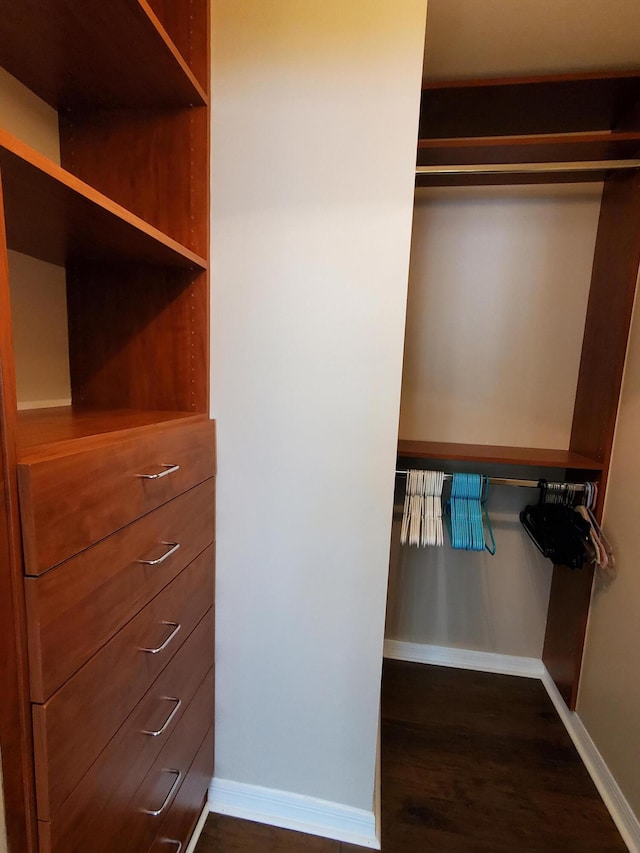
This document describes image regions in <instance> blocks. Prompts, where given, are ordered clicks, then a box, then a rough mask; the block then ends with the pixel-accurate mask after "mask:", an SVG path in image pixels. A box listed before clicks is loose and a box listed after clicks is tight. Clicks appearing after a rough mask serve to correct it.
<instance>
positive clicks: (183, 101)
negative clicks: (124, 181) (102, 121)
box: [0, 0, 207, 110]
mask: <svg viewBox="0 0 640 853" xmlns="http://www.w3.org/2000/svg"><path fill="white" fill-rule="evenodd" d="M45 5H46V8H45ZM0 20H1V21H2V26H0V65H1V66H3V67H4V68H5V69H6V70H7V71H8V72H9V73H10V74H12V75H13V76H14V77H17V78H18V79H19V80H20V81H21V82H22V83H24V84H25V85H26V86H27V87H28V88H29V89H31V90H32V91H33V92H35V93H36V95H38V96H39V97H41V98H42V99H43V100H45V101H46V102H47V103H48V104H50V105H51V106H53V107H55V108H56V109H58V110H68V109H75V110H81V109H83V108H91V109H99V108H105V109H110V108H119V107H122V108H124V107H137V108H140V107H181V106H183V107H188V106H197V105H204V104H206V103H207V95H206V91H205V88H206V86H207V81H198V80H197V79H196V77H195V75H194V74H193V72H192V70H191V69H190V67H189V65H188V64H187V62H186V61H185V59H184V57H183V56H182V55H181V54H180V52H179V51H178V49H177V48H176V46H175V44H174V43H173V41H172V40H171V38H170V37H169V35H168V34H167V32H166V30H165V29H164V27H163V26H162V24H161V23H160V21H159V20H158V18H157V17H156V15H155V14H154V13H153V11H152V10H151V8H150V6H149V4H148V3H147V0H109V2H104V0H84V2H83V3H82V4H78V3H76V4H74V3H69V2H68V0H51V2H48V3H47V4H43V3H42V2H41V0H18V2H16V0H0ZM89 24H90V25H89Z"/></svg>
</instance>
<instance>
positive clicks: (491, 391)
mask: <svg viewBox="0 0 640 853" xmlns="http://www.w3.org/2000/svg"><path fill="white" fill-rule="evenodd" d="M444 7H445V4H442V3H439V2H438V0H435V2H434V3H432V4H431V3H430V6H429V12H428V16H427V37H426V50H425V79H424V87H423V93H422V103H421V115H420V130H419V139H418V146H417V166H416V191H415V208H414V218H413V232H412V246H411V265H410V276H409V296H408V303H407V321H406V338H405V350H404V366H403V379H402V400H401V411H400V425H399V442H398V465H397V468H398V471H397V477H396V502H395V504H396V506H395V513H394V532H393V536H392V548H391V566H390V583H389V597H388V610H387V628H386V637H387V653H388V655H389V656H392V657H393V656H398V657H406V656H409V657H410V658H411V657H413V658H414V659H418V660H419V659H424V660H431V661H432V662H433V661H437V662H447V661H448V662H449V663H453V664H454V665H455V661H456V660H457V661H459V660H460V656H461V655H464V653H465V652H472V653H476V655H477V653H482V654H488V655H489V657H486V658H483V660H484V662H485V663H486V664H488V665H492V664H491V661H492V660H493V662H494V664H495V660H496V658H493V659H492V658H491V655H507V656H510V658H511V661H512V667H513V668H516V669H517V667H518V666H519V665H521V664H522V665H523V666H524V667H525V668H526V667H527V666H529V665H531V661H532V660H534V661H535V660H542V661H543V663H544V665H545V666H546V669H547V670H548V672H549V673H550V675H551V677H552V678H553V680H554V681H555V683H556V685H557V687H558V688H559V690H560V692H561V694H562V695H563V697H564V699H565V701H566V702H567V704H568V705H569V706H570V707H571V708H574V707H575V704H576V698H577V691H578V685H579V675H580V665H581V659H582V650H583V643H584V636H585V629H586V624H587V618H588V611H589V602H590V594H591V589H592V580H593V577H594V565H593V563H592V562H591V560H590V559H587V560H585V562H584V565H583V566H582V567H581V568H573V569H571V568H567V566H558V565H556V566H555V567H554V565H553V559H552V558H551V559H547V558H545V557H544V556H543V555H542V554H541V553H540V551H539V550H538V549H537V548H536V547H535V545H534V544H533V542H532V541H531V539H530V538H529V537H528V536H527V535H526V532H525V529H524V526H523V524H522V523H521V519H520V513H521V512H522V510H523V509H524V508H525V507H527V506H535V505H537V504H538V503H539V501H541V490H540V489H539V488H536V484H537V483H538V482H539V481H543V480H546V481H548V482H549V483H557V484H562V485H558V486H556V489H558V490H560V489H564V490H567V489H568V488H569V487H567V486H565V485H564V484H573V485H574V487H575V488H574V490H573V492H572V494H571V500H570V501H569V498H567V502H570V503H571V504H572V505H573V504H581V503H583V501H584V499H585V495H586V494H587V493H589V494H590V491H589V490H590V489H591V487H590V486H586V487H585V486H584V484H585V483H594V484H596V489H597V497H594V496H591V497H592V498H593V504H594V507H593V514H594V529H595V527H597V521H595V519H598V520H599V519H601V517H602V508H603V503H604V496H605V492H606V484H607V477H608V470H609V464H610V458H611V449H612V442H613V438H614V429H615V420H616V412H617V407H618V400H619V395H620V389H621V382H622V375H623V368H624V363H625V355H626V350H627V340H628V335H629V328H630V322H631V316H632V308H633V301H634V294H635V289H636V280H637V276H638V263H639V260H640V228H639V227H638V221H639V220H640V169H639V167H640V160H638V156H639V154H640V120H639V118H638V116H639V105H640V72H638V71H637V70H634V69H632V68H629V67H628V66H624V67H617V68H609V69H607V70H603V69H602V67H601V64H600V63H599V59H598V55H597V53H595V52H594V64H593V68H592V69H588V70H585V69H584V68H581V69H580V70H579V71H575V70H574V69H573V68H571V67H568V68H566V69H559V70H557V69H554V70H553V71H552V72H549V73H544V74H541V73H536V74H533V73H531V74H522V73H519V74H517V75H511V76H509V75H493V77H491V75H490V74H488V73H485V74H484V75H481V74H479V75H478V76H477V78H475V79H472V78H469V77H466V78H465V77H464V76H460V75H457V76H455V77H454V78H452V79H443V78H442V76H441V74H439V73H438V68H439V66H438V65H437V62H438V57H440V59H441V58H442V56H443V52H444V46H443V44H441V43H437V39H438V38H440V37H442V36H443V35H444V34H445V32H446V27H447V26H449V27H450V26H451V17H449V18H448V17H447V12H446V10H445V8H444ZM488 14H489V12H488ZM432 16H433V18H432ZM461 26H462V25H461ZM448 35H449V36H451V31H449V32H448ZM465 38H466V39H467V40H468V39H469V34H468V33H466V34H465V35H464V36H463V37H462V40H464V39H465ZM433 57H435V60H434V59H433ZM543 59H544V55H542V57H541V61H540V63H539V64H542V65H543V64H544V63H543ZM441 64H443V63H442V61H441ZM486 66H487V67H489V66H490V62H488V63H486ZM422 468H424V469H430V470H439V471H443V472H446V474H447V475H454V474H455V475H458V474H460V473H461V472H465V473H472V474H481V475H485V476H487V477H489V478H493V482H487V484H486V487H485V488H488V498H487V503H486V507H487V510H488V519H489V521H487V518H485V519H484V533H485V539H486V542H487V548H485V549H484V550H482V552H476V553H472V552H470V551H469V550H464V548H463V547H458V548H452V547H451V545H450V543H449V539H450V537H449V536H448V535H447V533H446V529H447V526H448V525H449V526H450V524H451V521H450V520H449V519H448V518H447V516H448V513H447V509H446V503H447V497H448V494H449V489H450V485H449V482H448V480H449V477H448V476H447V480H446V481H445V484H444V497H443V499H442V513H443V515H444V517H445V521H444V525H443V526H444V529H445V535H444V539H445V542H444V546H443V547H432V546H427V547H414V546H411V545H409V544H404V545H403V544H401V537H402V529H401V528H402V515H403V504H404V502H405V487H406V484H407V476H406V475H407V471H411V470H412V469H422ZM458 479H459V478H458ZM547 500H549V498H548V496H547ZM538 509H539V508H538ZM533 512H534V514H535V510H534V511H533ZM405 524H406V519H405ZM490 527H491V528H492V531H491V530H490V529H489V528H490ZM405 534H406V531H405ZM492 535H493V536H494V537H495V543H496V553H495V555H491V554H490V553H489V549H490V548H491V541H492V540H491V536H492ZM613 563H614V558H612V559H610V560H609V562H608V564H607V563H606V561H605V565H604V566H603V568H602V569H598V571H597V577H596V582H597V583H610V582H611V581H612V578H613V575H614V571H613ZM481 656H482V655H480V657H477V661H479V660H480V659H481ZM518 659H526V660H524V661H519V660H518ZM477 661H476V662H477ZM478 665H479V666H482V663H479V664H478Z"/></svg>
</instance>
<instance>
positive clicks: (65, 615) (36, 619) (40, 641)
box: [25, 479, 215, 702]
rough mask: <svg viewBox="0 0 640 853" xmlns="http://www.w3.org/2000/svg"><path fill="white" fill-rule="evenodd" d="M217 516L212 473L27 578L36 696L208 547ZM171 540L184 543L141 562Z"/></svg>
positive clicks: (57, 681)
mask: <svg viewBox="0 0 640 853" xmlns="http://www.w3.org/2000/svg"><path fill="white" fill-rule="evenodd" d="M214 522H215V481H214V480H213V479H211V480H207V481H206V482H204V483H202V484H201V485H200V486H196V487H195V488H193V489H191V490H189V491H188V492H186V493H185V494H183V495H181V496H180V497H177V498H174V499H173V500H172V501H169V503H166V504H164V505H163V506H161V507H159V508H158V509H156V510H154V511H153V512H151V513H149V514H148V515H146V516H144V517H143V518H141V519H139V520H138V521H136V522H134V523H133V524H130V525H127V527H125V528H123V529H122V530H120V531H119V532H118V533H114V534H113V535H112V536H109V537H107V539H103V540H102V541H101V542H99V543H98V544H97V545H94V546H93V547H91V548H88V549H87V550H86V551H83V552H82V554H79V555H78V556H77V557H73V558H72V559H71V560H68V561H67V562H66V563H63V564H62V565H61V566H58V567H57V568H56V569H55V570H53V571H50V572H46V573H45V574H44V575H41V576H40V577H37V578H34V577H30V578H25V591H26V604H27V617H28V634H29V660H30V676H31V679H30V681H31V699H32V701H33V702H44V701H45V700H46V699H48V698H49V696H51V694H52V693H53V692H54V691H55V690H57V689H58V688H59V687H60V686H61V685H62V684H63V683H64V682H65V681H66V680H67V678H69V677H70V676H71V675H73V673H74V672H75V671H76V670H77V669H79V668H80V667H81V666H82V664H84V663H85V662H86V661H87V660H88V659H89V658H90V657H91V656H92V655H93V654H95V653H96V652H97V651H98V650H99V649H100V648H101V647H102V646H103V645H104V644H105V643H106V642H107V641H108V640H110V639H111V637H113V636H114V634H115V633H116V632H117V631H118V630H119V629H120V628H122V626H123V625H125V624H126V623H127V622H128V621H129V620H130V619H131V618H132V617H134V616H135V615H136V613H138V611H139V610H140V609H141V608H142V607H144V606H145V605H146V604H148V603H149V601H150V600H151V599H152V598H153V597H154V596H155V595H157V594H158V592H160V591H161V590H162V589H164V587H165V586H166V585H167V584H168V583H169V582H170V581H172V580H173V579H174V578H175V577H176V576H177V575H178V574H179V573H180V572H181V571H182V570H183V569H184V568H185V567H186V566H188V565H189V563H191V561H192V560H194V559H195V558H196V557H197V556H198V554H200V553H201V552H202V551H204V549H205V548H206V547H207V546H208V545H209V544H211V542H212V540H213V534H214ZM166 542H169V543H177V544H178V545H179V546H180V548H179V550H178V551H177V552H176V553H175V554H172V555H171V556H170V557H168V558H167V559H166V561H164V562H162V563H160V564H159V565H155V566H148V565H142V564H141V563H139V562H138V560H140V559H145V560H154V559H159V558H161V557H162V555H163V554H164V553H166V552H167V551H168V550H169V546H168V545H166V544H163V543H166ZM70 626H73V629H72V630H70Z"/></svg>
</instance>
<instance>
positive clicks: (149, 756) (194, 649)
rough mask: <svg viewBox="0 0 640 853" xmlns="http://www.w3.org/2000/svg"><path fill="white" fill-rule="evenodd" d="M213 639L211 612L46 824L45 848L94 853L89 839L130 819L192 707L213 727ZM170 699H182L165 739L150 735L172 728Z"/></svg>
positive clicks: (42, 828) (42, 827)
mask: <svg viewBox="0 0 640 853" xmlns="http://www.w3.org/2000/svg"><path fill="white" fill-rule="evenodd" d="M213 634H214V630H213V609H211V610H210V611H209V613H208V614H207V615H206V616H205V617H204V619H203V620H202V621H201V622H200V623H199V625H198V626H197V627H196V628H195V629H194V631H193V633H192V634H191V636H190V637H189V639H188V640H187V642H186V643H185V644H184V646H183V647H182V649H180V651H179V652H178V653H177V654H176V655H175V657H174V658H173V660H172V661H171V663H170V664H169V665H168V666H167V668H166V669H165V670H164V672H162V674H161V675H160V676H159V678H158V679H156V681H155V682H154V684H153V686H152V687H151V689H150V690H149V692H148V693H147V695H146V696H145V697H144V698H143V699H142V701H141V702H140V703H139V704H138V705H137V706H136V708H135V709H134V711H133V712H132V713H131V714H130V715H129V717H128V718H127V720H126V722H125V724H124V725H123V726H122V728H121V729H120V730H119V731H118V733H117V734H116V736H115V737H114V738H113V740H112V741H111V743H110V744H109V745H108V746H107V748H106V749H105V750H104V752H103V753H102V755H101V756H100V757H99V758H98V760H97V761H96V762H95V763H94V764H93V766H92V767H91V769H90V770H89V771H88V773H87V774H86V775H85V776H84V778H83V779H82V781H81V782H80V784H79V785H78V786H77V787H76V788H75V790H74V791H73V793H72V794H71V795H70V796H69V797H68V798H67V800H66V802H65V803H64V804H63V806H62V807H61V808H60V810H59V812H58V813H57V814H56V815H55V817H54V818H53V820H52V821H51V822H48V823H44V822H40V834H41V836H42V839H43V840H42V841H41V849H45V850H60V851H66V850H75V849H83V848H82V844H83V843H85V844H86V846H85V848H84V849H85V850H93V846H92V845H89V844H88V843H86V840H87V839H89V838H92V836H94V837H95V836H106V837H109V835H110V833H111V832H112V831H113V829H114V827H117V826H118V824H119V821H120V820H122V819H123V817H126V816H127V815H128V814H129V809H128V805H129V802H130V801H131V798H132V797H133V796H134V794H135V792H136V791H137V789H138V787H139V786H140V784H141V782H142V781H143V779H145V777H146V775H147V773H148V772H149V770H150V768H151V767H152V765H153V763H154V761H155V760H156V758H157V757H158V755H159V753H160V752H161V750H162V749H163V748H164V746H165V744H166V743H168V741H169V739H170V738H171V737H172V735H173V732H174V731H175V730H176V728H177V727H178V726H179V725H180V723H181V720H182V719H183V717H184V716H185V714H186V713H187V710H188V708H189V707H190V705H191V703H192V702H194V703H195V704H196V706H198V707H202V708H203V709H204V708H207V709H208V712H207V713H208V719H209V725H211V724H212V723H213V667H211V668H210V669H209V671H208V672H206V669H207V665H209V666H210V665H211V663H212V659H213ZM166 696H171V697H177V698H180V700H181V702H182V704H181V706H180V707H179V708H178V710H177V712H176V713H175V715H173V716H172V719H171V720H170V722H169V725H168V726H167V728H166V730H165V731H164V732H162V734H160V735H157V736H155V737H154V736H151V735H148V734H144V731H149V730H155V731H157V730H158V729H160V728H162V726H163V724H164V723H166V720H167V713H168V712H169V714H171V712H172V707H174V706H173V705H172V703H171V702H168V701H167V700H166V699H163V697H166ZM209 778H211V777H209ZM45 840H46V843H44V842H45Z"/></svg>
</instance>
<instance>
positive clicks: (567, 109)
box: [420, 69, 640, 138]
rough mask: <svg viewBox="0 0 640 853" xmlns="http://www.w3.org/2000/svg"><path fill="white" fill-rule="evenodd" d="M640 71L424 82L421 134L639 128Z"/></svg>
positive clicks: (491, 134) (441, 134) (496, 134)
mask: <svg viewBox="0 0 640 853" xmlns="http://www.w3.org/2000/svg"><path fill="white" fill-rule="evenodd" d="M639 90H640V71H639V70H637V69H634V70H630V71H613V72H608V71H603V72H596V73H580V74H555V75H540V76H531V77H515V78H514V77H512V78H506V79H492V80H488V79H487V80H482V79H476V80H447V81H435V82H427V83H426V84H425V85H424V86H423V90H422V105H421V111H420V136H421V137H439V138H442V137H445V138H446V137H464V136H505V135H513V134H540V133H567V132H570V133H581V132H584V131H586V132H593V131H596V130H615V129H627V130H629V129H639V121H640V116H639V115H638V113H637V109H636V103H637V99H638V93H639Z"/></svg>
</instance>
